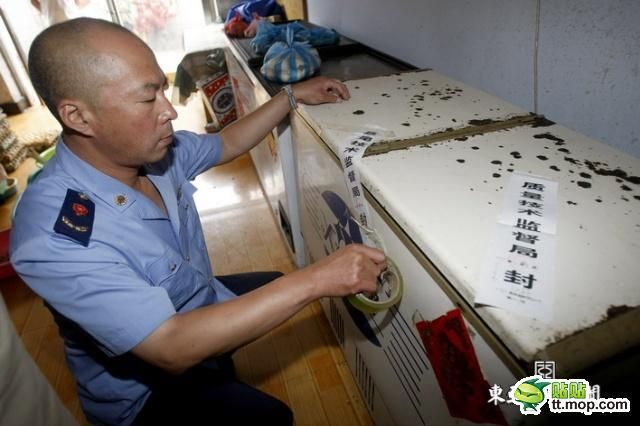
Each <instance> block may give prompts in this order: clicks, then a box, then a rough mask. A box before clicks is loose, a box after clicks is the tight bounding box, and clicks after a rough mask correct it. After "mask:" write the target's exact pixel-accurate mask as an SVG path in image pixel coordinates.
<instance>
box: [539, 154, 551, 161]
mask: <svg viewBox="0 0 640 426" xmlns="http://www.w3.org/2000/svg"><path fill="white" fill-rule="evenodd" d="M536 158H538V159H539V160H542V161H547V160H548V158H547V157H545V156H544V155H538V156H536Z"/></svg>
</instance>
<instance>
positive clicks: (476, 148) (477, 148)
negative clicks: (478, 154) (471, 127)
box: [471, 146, 480, 151]
mask: <svg viewBox="0 0 640 426" xmlns="http://www.w3.org/2000/svg"><path fill="white" fill-rule="evenodd" d="M471 149H473V150H475V151H477V150H479V149H480V148H479V147H477V146H472V147H471Z"/></svg>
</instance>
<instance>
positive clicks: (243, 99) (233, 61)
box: [226, 24, 413, 267]
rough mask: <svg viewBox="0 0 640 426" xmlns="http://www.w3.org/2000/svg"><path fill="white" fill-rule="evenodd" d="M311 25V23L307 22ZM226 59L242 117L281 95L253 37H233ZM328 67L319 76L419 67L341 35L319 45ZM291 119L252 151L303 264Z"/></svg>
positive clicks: (365, 74)
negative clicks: (267, 73)
mask: <svg viewBox="0 0 640 426" xmlns="http://www.w3.org/2000/svg"><path fill="white" fill-rule="evenodd" d="M307 25H311V24H307ZM229 45H230V49H229V50H228V51H227V54H226V59H227V66H228V68H229V74H230V75H231V78H232V85H233V89H234V93H235V97H236V104H237V105H236V108H237V110H238V113H239V115H240V116H241V117H242V116H244V115H246V114H249V113H250V112H252V111H254V110H255V109H257V108H258V107H259V106H260V105H262V104H264V103H265V102H267V101H268V100H269V99H271V97H272V96H275V95H276V94H277V93H278V92H279V91H280V90H281V89H282V84H279V83H275V82H272V81H269V80H267V79H266V78H265V77H264V76H262V74H260V67H261V66H262V57H261V56H257V55H256V54H254V53H253V51H251V48H250V45H249V39H237V38H232V39H229ZM319 51H320V55H321V58H322V65H321V69H320V71H319V73H318V74H319V75H325V76H328V77H332V78H336V79H339V80H346V79H353V78H366V77H373V76H379V75H385V74H390V73H395V72H398V71H402V70H407V69H413V67H411V66H410V65H408V64H406V63H403V62H401V61H398V60H396V59H394V58H391V57H390V56H388V55H385V54H383V53H381V52H378V51H376V50H374V49H370V48H368V47H366V46H364V45H362V44H360V43H357V42H355V41H353V40H350V39H348V38H346V37H343V36H340V39H339V43H338V44H337V45H335V46H325V47H323V48H321V49H319ZM290 129H291V127H290V122H289V119H288V118H287V119H285V120H283V121H282V122H281V123H280V124H279V125H278V127H277V129H275V130H274V131H273V132H271V133H270V134H269V135H268V136H267V138H266V139H265V141H263V143H260V144H259V145H257V146H256V147H255V148H253V149H252V150H251V151H250V155H251V159H252V160H253V163H254V166H255V168H256V172H257V174H258V178H259V180H260V183H261V185H262V188H263V190H264V192H265V195H266V197H267V199H268V201H269V204H270V206H271V209H272V211H273V213H274V216H275V218H276V222H277V223H278V225H279V228H280V230H281V232H282V234H283V236H284V237H285V240H286V241H287V243H288V248H289V252H290V254H291V255H292V257H293V259H294V261H295V263H296V264H297V266H299V267H301V266H303V265H304V264H305V263H306V255H305V253H304V243H303V240H302V233H301V231H300V219H299V212H298V204H299V203H298V199H297V195H298V191H297V174H296V171H295V167H296V162H295V150H294V146H293V144H292V140H291V130H290Z"/></svg>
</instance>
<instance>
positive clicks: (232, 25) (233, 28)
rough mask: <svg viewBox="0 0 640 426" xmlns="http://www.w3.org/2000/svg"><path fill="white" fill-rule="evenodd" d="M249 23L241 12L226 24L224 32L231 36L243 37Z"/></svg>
mask: <svg viewBox="0 0 640 426" xmlns="http://www.w3.org/2000/svg"><path fill="white" fill-rule="evenodd" d="M247 27H248V25H247V23H246V22H244V20H243V19H242V16H240V14H239V13H236V14H235V16H234V17H233V18H231V19H230V20H229V21H227V22H226V23H225V24H224V33H225V34H226V35H228V36H229V37H242V36H244V31H245V30H246V29H247Z"/></svg>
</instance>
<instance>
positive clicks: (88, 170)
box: [54, 136, 138, 213]
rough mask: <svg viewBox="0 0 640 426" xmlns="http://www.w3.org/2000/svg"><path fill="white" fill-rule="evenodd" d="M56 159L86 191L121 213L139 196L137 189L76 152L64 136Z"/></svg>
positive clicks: (57, 146)
mask: <svg viewBox="0 0 640 426" xmlns="http://www.w3.org/2000/svg"><path fill="white" fill-rule="evenodd" d="M54 159H55V161H56V162H57V163H58V165H59V166H60V167H61V168H62V169H63V170H64V171H65V172H66V173H67V174H68V175H69V176H71V177H72V178H73V179H75V180H76V181H77V182H78V183H79V184H80V187H81V188H83V190H84V191H87V192H89V193H91V194H92V195H94V196H96V197H97V198H99V199H101V200H102V201H103V202H104V203H105V204H108V205H109V206H110V207H112V208H113V209H115V210H117V211H119V212H120V213H123V212H124V211H126V210H127V209H128V208H129V207H131V206H132V205H133V204H134V203H135V202H136V200H137V198H138V192H137V191H136V190H134V189H133V188H130V187H129V186H127V185H125V184H124V183H122V182H120V181H119V180H117V179H115V178H112V177H111V176H108V175H106V174H104V173H102V172H101V171H99V170H98V169H96V168H95V167H93V166H92V165H91V164H89V163H87V162H86V161H84V160H83V159H81V158H80V157H78V156H77V155H76V154H74V153H73V152H72V151H71V150H70V149H69V148H68V147H67V146H66V145H65V143H64V139H63V137H62V136H60V140H59V141H58V143H57V145H56V155H55V156H54Z"/></svg>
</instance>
